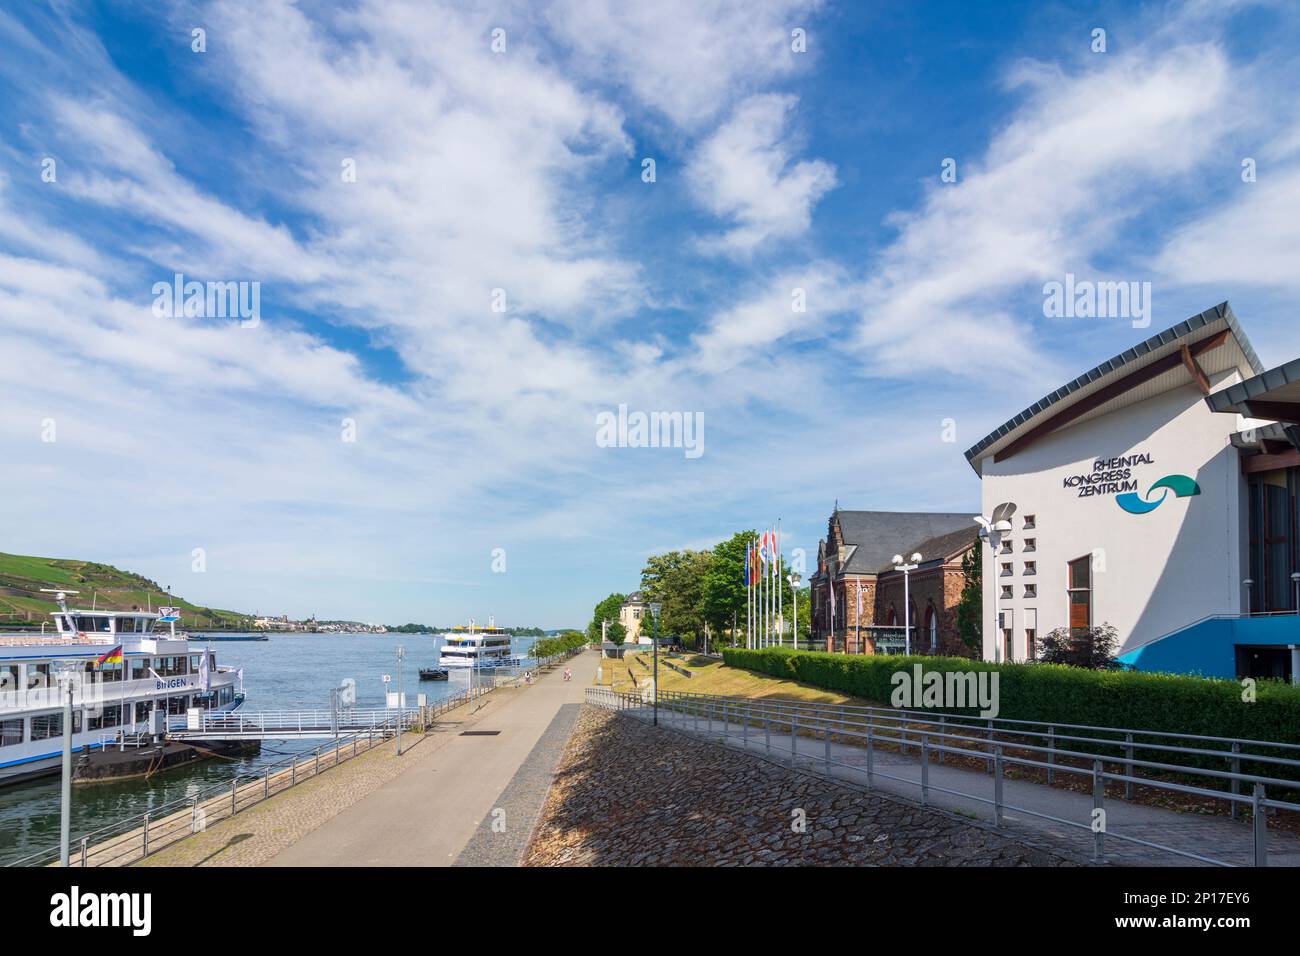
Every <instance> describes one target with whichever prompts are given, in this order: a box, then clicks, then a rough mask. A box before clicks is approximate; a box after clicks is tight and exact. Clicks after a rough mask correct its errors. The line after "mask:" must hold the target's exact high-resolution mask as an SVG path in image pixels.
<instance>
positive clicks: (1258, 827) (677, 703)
mask: <svg viewBox="0 0 1300 956" xmlns="http://www.w3.org/2000/svg"><path fill="white" fill-rule="evenodd" d="M587 700H588V703H592V704H595V705H597V706H602V707H610V708H612V709H615V710H617V711H620V712H623V713H628V714H630V715H632V716H635V717H638V718H641V719H647V715H646V712H645V707H646V705H647V704H648V703H649V702H650V700H649V698H648V695H644V694H640V693H637V694H633V693H627V692H623V691H615V690H613V689H612V688H604V687H601V688H588V690H587ZM658 708H659V710H660V711H666V712H667V713H668V714H670V715H674V714H676V715H681V716H685V717H694V719H695V729H696V730H698V729H699V721H700V718H701V717H705V718H706V719H707V722H708V723H707V732H708V733H709V734H710V735H716V733H717V731H715V730H714V729H713V724H714V721H715V720H721V721H722V731H721V733H722V737H723V739H724V740H726V739H728V738H734V737H737V736H739V737H741V738H742V739H743V740H744V746H745V749H746V752H749V745H748V736H749V728H750V727H751V726H761V727H763V734H764V739H765V753H766V754H767V755H768V756H770V755H771V753H772V746H771V732H772V729H773V725H774V724H775V725H776V726H777V727H778V728H779V727H781V726H785V727H786V728H787V729H788V733H789V734H790V753H789V765H790V766H791V767H796V766H799V765H800V758H802V759H803V763H804V764H805V766H804V767H803V769H811V770H813V771H814V772H817V771H818V768H821V772H822V774H823V775H824V776H827V777H831V778H834V777H835V776H836V775H835V773H834V772H833V771H832V767H833V766H834V767H844V768H846V769H850V770H854V771H856V772H861V770H862V768H861V767H860V766H856V765H852V764H848V763H845V762H844V761H840V760H835V759H833V757H832V749H831V743H832V740H834V739H838V740H840V741H841V742H844V743H849V744H850V745H852V744H853V742H854V741H861V742H862V744H863V745H864V746H865V750H866V757H867V764H866V779H867V787H868V789H870V787H871V782H872V778H873V777H876V776H879V777H883V778H886V779H891V780H896V781H899V782H902V783H907V784H909V785H911V786H916V785H917V782H916V781H915V780H912V779H910V778H907V777H901V776H897V775H894V774H889V773H887V772H884V771H881V770H878V769H876V768H875V767H874V749H873V748H874V745H875V744H876V743H885V744H890V745H895V746H898V747H899V748H900V749H902V750H906V749H907V748H916V749H917V750H919V751H920V754H921V761H922V762H921V782H920V788H921V802H922V804H923V805H928V802H929V792H930V791H931V790H934V791H938V792H941V793H947V794H950V795H952V796H958V797H962V798H966V799H973V800H975V801H977V802H980V803H984V804H988V805H990V806H992V807H993V808H994V820H995V823H996V824H997V825H998V826H1001V824H1002V814H1003V811H1004V810H1013V811H1015V812H1018V813H1024V814H1027V815H1029V816H1034V817H1038V818H1041V819H1046V820H1051V821H1054V822H1056V823H1060V824H1063V825H1067V826H1071V827H1076V828H1080V829H1087V830H1092V831H1093V832H1094V850H1093V857H1094V859H1097V860H1099V859H1101V855H1102V852H1103V845H1104V838H1105V837H1106V836H1110V837H1112V838H1113V839H1118V840H1121V841H1125V842H1129V843H1134V844H1138V845H1142V846H1147V847H1150V848H1153V849H1158V850H1161V851H1165V852H1169V853H1172V854H1175V855H1178V856H1181V857H1185V858H1188V859H1195V860H1198V861H1200V862H1205V863H1210V864H1213V865H1218V866H1234V865H1235V864H1233V863H1231V862H1227V861H1223V860H1217V859H1214V858H1211V857H1209V856H1204V855H1201V854H1198V853H1192V852H1189V851H1187V850H1183V849H1179V848H1177V847H1172V846H1167V845H1163V844H1159V843H1154V842H1151V841H1147V840H1142V839H1140V838H1137V837H1132V836H1126V835H1123V834H1119V833H1107V832H1104V831H1103V832H1097V831H1096V830H1095V829H1094V827H1093V823H1092V820H1091V819H1089V821H1088V822H1086V823H1085V822H1079V821H1077V820H1068V819H1064V818H1060V817H1056V816H1053V815H1051V814H1046V813H1042V812H1041V811H1036V810H1031V809H1028V808H1025V807H1017V806H1013V805H1011V804H1008V803H1007V802H1006V801H1005V800H1004V799H1003V797H1002V791H1003V778H1004V771H1005V768H1006V766H1007V765H1016V766H1023V767H1034V768H1039V769H1044V770H1046V771H1047V778H1048V783H1049V784H1050V783H1051V781H1052V779H1053V775H1054V774H1055V773H1058V772H1061V773H1070V774H1078V775H1082V776H1088V777H1091V778H1092V781H1093V808H1094V810H1096V809H1100V808H1102V807H1103V806H1104V801H1105V784H1106V782H1107V781H1114V782H1119V783H1123V784H1124V785H1125V795H1126V796H1131V792H1132V785H1133V784H1135V783H1137V784H1140V785H1142V786H1148V787H1153V788H1157V789H1163V790H1170V791H1174V792H1178V793H1186V794H1192V795H1196V796H1203V797H1212V798H1215V799H1222V800H1227V801H1230V804H1231V806H1232V808H1233V812H1234V816H1235V811H1236V806H1237V804H1238V803H1248V804H1250V805H1251V807H1252V809H1253V817H1254V823H1253V840H1254V863H1255V865H1256V866H1267V865H1268V854H1267V819H1266V809H1267V808H1270V807H1271V808H1275V809H1284V810H1293V811H1300V804H1297V803H1292V802H1289V801H1285V800H1279V799H1276V798H1274V799H1270V798H1268V796H1267V792H1266V787H1268V786H1274V787H1284V788H1287V789H1295V788H1297V786H1300V781H1296V780H1285V779H1278V778H1275V777H1267V776H1263V775H1260V774H1252V773H1243V772H1241V771H1240V770H1239V767H1240V763H1241V761H1242V760H1255V761H1261V762H1268V763H1272V764H1282V765H1288V766H1298V767H1300V760H1289V759H1286V758H1276V757H1272V758H1270V757H1267V755H1262V754H1261V755H1253V754H1248V753H1244V752H1241V751H1240V749H1239V745H1240V744H1241V743H1250V744H1255V745H1265V746H1279V747H1287V748H1292V747H1294V745H1290V744H1280V743H1278V744H1275V743H1274V742H1272V741H1255V740H1246V739H1241V738H1238V739H1234V738H1203V739H1211V740H1215V741H1222V740H1228V741H1232V742H1234V743H1235V744H1236V745H1237V747H1236V748H1234V750H1232V751H1222V750H1205V749H1200V748H1171V747H1168V746H1165V745H1158V744H1152V743H1149V742H1148V743H1144V742H1141V741H1137V740H1134V739H1133V738H1132V735H1133V734H1143V733H1154V734H1156V735H1160V736H1164V735H1163V734H1160V732H1147V731H1134V730H1127V729H1125V728H1110V727H1108V728H1085V729H1096V730H1104V731H1106V732H1110V733H1117V734H1124V735H1125V738H1126V739H1124V740H1111V739H1102V738H1086V737H1079V736H1066V737H1059V736H1056V735H1054V734H1053V733H1052V732H1049V734H1048V735H1039V734H1037V733H1035V732H1032V731H1025V730H1021V729H1016V730H1007V729H1005V728H999V727H995V726H993V725H994V724H995V723H996V722H997V721H996V720H994V719H990V718H966V719H971V720H978V721H982V722H983V723H982V724H981V726H979V727H975V726H966V725H961V724H958V725H953V724H950V723H949V721H951V720H953V719H954V717H956V718H957V719H960V717H961V715H952V714H938V715H936V714H934V713H933V712H920V711H915V710H901V709H889V708H878V707H869V706H862V705H850V704H816V703H809V702H803V701H786V700H774V699H772V698H754V699H751V698H737V697H723V696H718V695H708V694H695V693H687V692H682V691H661V692H660V694H659V701H658ZM854 718H864V719H863V720H855V719H854ZM734 723H739V724H740V726H741V731H740V733H739V734H737V733H735V732H734V731H733V730H732V729H731V728H732V725H733V724H734ZM1007 723H1012V721H1007ZM1014 723H1022V724H1031V725H1032V724H1036V723H1038V722H1034V721H1015V722H1014ZM916 724H922V725H925V726H923V727H917V726H915V725H916ZM1043 726H1049V727H1070V728H1074V727H1083V725H1064V724H1057V725H1048V724H1043ZM932 727H937V728H938V729H929V728H932ZM882 731H883V732H882ZM954 731H959V732H954ZM960 731H964V733H962V732H960ZM801 732H802V733H801ZM818 733H820V736H821V739H822V741H823V755H822V757H821V758H820V759H818V758H816V757H810V756H809V755H808V754H806V753H803V754H801V753H800V752H799V749H798V740H799V738H800V736H803V735H805V734H806V735H813V736H816V735H817V734H818ZM973 733H978V735H977V736H972V735H971V734H973ZM1012 734H1014V735H1015V736H1017V737H1024V736H1031V737H1033V736H1048V737H1049V740H1048V746H1042V745H1040V744H1034V743H1026V742H1024V741H1023V740H1015V739H1005V738H1006V737H1010V736H1011V735H1012ZM997 735H1005V736H1004V737H999V736H997ZM1169 736H1179V737H1184V738H1196V736H1197V735H1191V734H1178V735H1169ZM1060 739H1065V740H1069V741H1071V742H1072V743H1073V744H1078V743H1080V742H1084V743H1087V742H1096V743H1101V744H1103V745H1104V746H1106V747H1108V748H1114V747H1117V746H1118V747H1119V748H1121V749H1122V750H1123V751H1124V752H1125V755H1124V756H1123V757H1117V756H1115V755H1113V754H1101V753H1096V752H1093V751H1088V750H1082V749H1078V750H1076V749H1062V748H1060V747H1057V746H1056V741H1057V740H1060ZM953 742H956V743H953ZM963 744H965V745H969V746H962V745H963ZM1155 749H1159V750H1169V749H1172V750H1175V751H1177V752H1181V753H1195V754H1198V755H1204V756H1210V757H1215V758H1224V759H1228V760H1231V761H1232V766H1233V769H1232V770H1227V771H1224V770H1210V769H1206V768H1197V767H1189V766H1186V765H1182V764H1170V763H1164V762H1157V761H1150V760H1142V759H1139V758H1136V757H1134V756H1133V753H1134V751H1138V750H1155ZM1008 750H1011V751H1014V752H1012V753H1009V752H1008ZM1026 752H1028V753H1030V754H1031V755H1034V754H1037V755H1042V754H1046V755H1047V757H1046V759H1045V760H1044V759H1033V756H1028V757H1026V756H1020V755H1018V754H1023V753H1026ZM932 753H938V754H939V755H940V756H939V759H940V761H942V759H943V755H944V754H953V755H957V756H964V757H971V758H974V759H977V760H979V761H981V762H987V763H988V765H989V768H990V771H991V772H992V773H993V774H994V780H995V786H994V797H993V799H992V800H990V799H989V798H988V797H985V796H981V795H979V794H972V793H967V792H964V791H958V790H949V789H945V788H943V787H939V786H936V785H932V784H930V782H929V766H930V763H929V762H930V759H931V754H932ZM1058 758H1073V759H1079V760H1084V761H1091V767H1090V768H1089V767H1086V766H1085V767H1078V766H1073V765H1071V764H1067V763H1059V762H1057V760H1058ZM1106 763H1110V764H1120V765H1122V767H1123V770H1122V771H1121V772H1116V771H1108V770H1106V769H1105V764H1106ZM1137 769H1146V770H1155V771H1160V772H1174V773H1180V774H1185V775H1190V776H1201V777H1208V778H1210V779H1213V780H1218V781H1223V780H1226V781H1229V782H1230V783H1231V785H1232V790H1231V791H1223V790H1212V789H1207V788H1206V787H1202V786H1195V785H1191V784H1187V783H1178V782H1174V781H1169V780H1160V779H1152V778H1148V777H1138V776H1136V775H1135V774H1136V770H1137ZM1242 784H1247V785H1249V789H1250V794H1249V795H1244V794H1241V793H1239V788H1240V787H1241V785H1242Z"/></svg>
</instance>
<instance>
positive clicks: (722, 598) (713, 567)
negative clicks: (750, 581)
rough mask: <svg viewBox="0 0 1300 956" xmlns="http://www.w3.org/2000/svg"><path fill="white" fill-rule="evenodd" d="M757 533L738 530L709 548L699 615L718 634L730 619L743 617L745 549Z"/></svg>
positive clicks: (729, 622)
mask: <svg viewBox="0 0 1300 956" xmlns="http://www.w3.org/2000/svg"><path fill="white" fill-rule="evenodd" d="M755 537H756V535H755V534H754V532H753V531H737V532H736V533H735V534H733V535H732V536H731V537H730V538H729V539H728V540H726V541H723V542H722V543H721V544H719V545H717V546H716V547H715V548H714V549H713V551H712V560H711V561H710V562H709V567H708V570H707V571H706V572H705V574H704V583H703V587H702V589H701V595H700V614H701V616H702V617H703V619H704V620H705V621H706V622H708V625H709V627H710V628H711V629H712V630H713V631H714V632H715V633H720V632H722V631H723V630H725V629H726V628H729V627H731V623H732V621H736V620H739V621H741V622H743V621H744V619H745V581H744V577H745V549H746V548H748V547H749V546H750V545H751V544H752V543H753V540H754V538H755Z"/></svg>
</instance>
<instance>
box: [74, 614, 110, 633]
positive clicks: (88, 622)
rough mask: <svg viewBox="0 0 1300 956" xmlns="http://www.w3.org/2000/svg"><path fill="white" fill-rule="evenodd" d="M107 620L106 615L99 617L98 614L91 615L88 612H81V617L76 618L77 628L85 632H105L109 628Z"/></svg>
mask: <svg viewBox="0 0 1300 956" xmlns="http://www.w3.org/2000/svg"><path fill="white" fill-rule="evenodd" d="M109 620H110V618H107V617H100V616H98V615H95V616H91V615H89V614H83V615H82V616H81V617H79V618H77V630H79V631H84V632H86V633H87V634H91V633H100V634H102V633H107V632H108V630H109V625H108V622H109Z"/></svg>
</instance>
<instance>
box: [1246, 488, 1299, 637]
mask: <svg viewBox="0 0 1300 956" xmlns="http://www.w3.org/2000/svg"><path fill="white" fill-rule="evenodd" d="M1294 484H1295V477H1294V474H1293V470H1291V469H1288V471H1287V472H1280V473H1279V472H1274V473H1271V474H1262V475H1252V476H1251V482H1250V490H1249V497H1248V502H1249V509H1250V577H1251V579H1252V580H1253V581H1254V582H1255V583H1254V586H1253V587H1252V588H1251V590H1250V605H1251V606H1250V608H1249V610H1250V611H1252V612H1258V611H1289V610H1294V609H1295V588H1294V586H1293V585H1292V584H1291V572H1292V571H1293V570H1295V568H1294V567H1293V564H1294V547H1295V539H1296V535H1295V527H1296V512H1295V488H1294Z"/></svg>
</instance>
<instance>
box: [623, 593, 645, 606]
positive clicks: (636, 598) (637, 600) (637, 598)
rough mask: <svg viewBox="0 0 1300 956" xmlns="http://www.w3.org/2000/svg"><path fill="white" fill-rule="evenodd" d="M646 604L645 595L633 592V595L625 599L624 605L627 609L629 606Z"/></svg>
mask: <svg viewBox="0 0 1300 956" xmlns="http://www.w3.org/2000/svg"><path fill="white" fill-rule="evenodd" d="M644 603H645V595H643V594H642V593H641V592H640V591H633V592H632V593H631V594H629V595H628V596H627V597H625V598H624V599H623V605H624V606H625V607H626V606H627V605H629V604H644Z"/></svg>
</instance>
